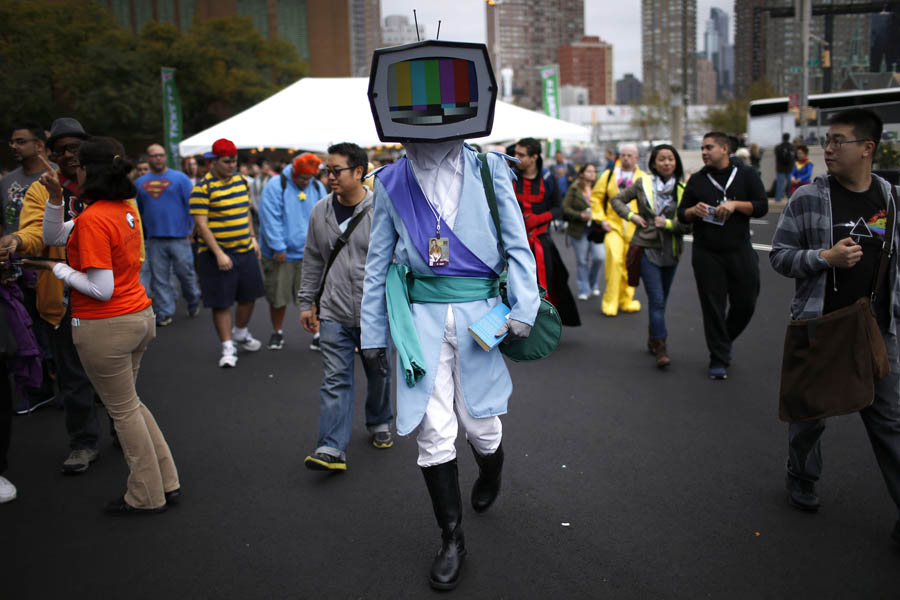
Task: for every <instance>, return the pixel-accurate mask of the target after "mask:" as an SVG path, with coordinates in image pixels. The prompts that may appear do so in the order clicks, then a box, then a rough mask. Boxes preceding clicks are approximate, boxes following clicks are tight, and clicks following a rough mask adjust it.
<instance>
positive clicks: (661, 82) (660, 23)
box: [641, 0, 697, 104]
mask: <svg viewBox="0 0 900 600" xmlns="http://www.w3.org/2000/svg"><path fill="white" fill-rule="evenodd" d="M641 41H642V44H641V46H642V47H641V63H642V67H643V92H644V97H645V99H650V97H651V96H652V97H654V99H658V100H660V101H662V102H664V103H665V104H669V103H670V102H672V100H673V97H672V96H673V93H675V94H677V95H678V96H679V97H680V98H677V99H675V100H676V102H677V101H679V100H680V101H682V102H686V103H688V104H696V103H697V74H696V63H697V0H681V1H680V2H676V1H670V0H641Z"/></svg>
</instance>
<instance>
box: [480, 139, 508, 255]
mask: <svg viewBox="0 0 900 600" xmlns="http://www.w3.org/2000/svg"><path fill="white" fill-rule="evenodd" d="M478 160H480V161H481V182H482V183H483V184H484V194H485V195H486V196H487V201H488V206H489V207H490V208H491V219H492V220H493V221H494V229H496V230H497V249H498V250H500V254H501V255H502V256H503V260H504V261H505V260H506V246H504V245H503V233H502V232H501V231H500V213H499V212H498V211H497V195H496V194H495V193H494V179H493V177H491V168H490V167H489V166H488V162H487V154H486V153H484V152H481V153H479V154H478Z"/></svg>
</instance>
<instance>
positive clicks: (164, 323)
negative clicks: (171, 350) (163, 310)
mask: <svg viewBox="0 0 900 600" xmlns="http://www.w3.org/2000/svg"><path fill="white" fill-rule="evenodd" d="M171 324H172V317H170V316H169V315H162V316H160V317H159V318H157V319H156V326H157V327H168V326H169V325H171Z"/></svg>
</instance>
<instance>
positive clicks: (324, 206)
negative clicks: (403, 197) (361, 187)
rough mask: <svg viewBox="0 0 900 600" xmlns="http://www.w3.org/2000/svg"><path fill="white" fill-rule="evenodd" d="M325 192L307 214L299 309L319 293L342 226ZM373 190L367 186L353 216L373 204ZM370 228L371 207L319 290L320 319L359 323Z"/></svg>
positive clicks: (304, 306)
mask: <svg viewBox="0 0 900 600" xmlns="http://www.w3.org/2000/svg"><path fill="white" fill-rule="evenodd" d="M333 197H334V194H333V193H332V194H328V195H327V196H326V197H325V198H323V199H322V200H321V201H320V202H317V203H316V205H315V206H314V207H313V209H312V212H311V213H310V215H309V229H308V231H307V234H306V246H305V249H304V251H303V273H302V276H301V280H300V293H299V297H300V310H301V311H303V310H311V309H312V305H313V303H314V302H315V301H316V294H318V293H319V286H320V285H321V282H322V275H323V273H324V272H325V266H326V265H327V264H328V259H329V257H330V256H331V250H332V248H334V244H335V242H336V241H337V239H338V237H339V236H340V235H341V229H340V227H339V226H338V222H337V218H336V217H335V216H334V206H332V198H333ZM372 199H373V194H372V192H371V191H370V190H369V189H368V188H366V197H365V198H363V200H362V202H360V203H359V204H357V205H356V208H355V209H354V211H353V216H356V215H357V214H359V213H360V211H363V210H365V209H366V208H368V207H369V206H371V205H372ZM371 228H372V211H369V214H367V215H366V216H365V217H364V218H363V220H362V221H361V222H360V223H359V225H358V226H357V227H356V229H354V230H353V233H352V234H351V235H350V240H349V242H347V245H346V246H344V248H343V250H341V251H340V253H339V254H338V255H337V258H335V260H334V264H332V265H331V270H330V271H328V277H327V279H326V280H325V291H324V292H323V293H322V306H321V307H320V314H319V318H320V319H327V320H329V321H337V322H339V323H341V324H342V325H345V326H347V327H359V311H360V305H361V304H362V295H363V280H364V279H365V276H366V253H367V251H368V249H369V230H370V229H371Z"/></svg>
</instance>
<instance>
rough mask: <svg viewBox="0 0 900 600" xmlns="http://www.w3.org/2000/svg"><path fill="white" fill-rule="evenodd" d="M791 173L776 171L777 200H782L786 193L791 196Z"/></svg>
mask: <svg viewBox="0 0 900 600" xmlns="http://www.w3.org/2000/svg"><path fill="white" fill-rule="evenodd" d="M790 183H791V174H790V173H776V174H775V202H781V198H782V197H784V195H785V193H787V195H788V196H789V197H790V195H791V187H790Z"/></svg>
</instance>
